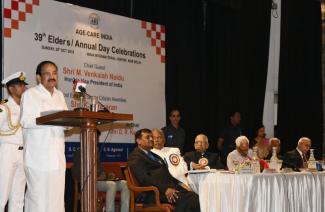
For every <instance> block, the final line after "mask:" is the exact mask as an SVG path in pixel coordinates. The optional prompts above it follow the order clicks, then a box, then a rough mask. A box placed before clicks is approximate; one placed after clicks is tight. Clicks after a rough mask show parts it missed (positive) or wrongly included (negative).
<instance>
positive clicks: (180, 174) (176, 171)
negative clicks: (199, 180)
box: [151, 147, 188, 186]
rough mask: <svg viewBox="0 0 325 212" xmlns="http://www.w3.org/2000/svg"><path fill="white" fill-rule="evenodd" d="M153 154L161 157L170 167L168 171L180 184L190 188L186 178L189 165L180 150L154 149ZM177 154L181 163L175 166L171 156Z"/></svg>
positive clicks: (171, 148) (172, 148)
mask: <svg viewBox="0 0 325 212" xmlns="http://www.w3.org/2000/svg"><path fill="white" fill-rule="evenodd" d="M151 151H152V152H153V153H155V154H157V155H159V156H160V157H161V158H162V159H164V161H165V162H166V163H167V165H168V171H169V173H170V174H171V175H172V176H173V177H174V178H175V179H177V180H179V181H180V182H182V183H184V184H185V185H187V186H188V181H187V178H186V176H185V174H187V172H188V170H187V164H186V162H185V161H184V158H183V157H182V156H181V154H180V151H179V149H178V148H174V147H164V148H162V149H161V150H159V149H152V150H151ZM171 154H176V155H177V156H178V157H179V163H178V164H177V165H176V164H175V165H173V163H172V161H171V158H170V155H171Z"/></svg>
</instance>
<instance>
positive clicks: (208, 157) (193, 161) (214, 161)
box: [184, 134, 224, 169]
mask: <svg viewBox="0 0 325 212" xmlns="http://www.w3.org/2000/svg"><path fill="white" fill-rule="evenodd" d="M194 148H195V151H193V152H187V153H185V155H184V160H185V161H186V163H187V165H188V168H189V169H209V168H210V169H223V168H224V165H222V163H221V159H220V157H219V155H218V154H216V153H212V152H207V149H208V148H209V140H208V137H207V136H206V135H204V134H199V135H197V136H196V137H195V142H194Z"/></svg>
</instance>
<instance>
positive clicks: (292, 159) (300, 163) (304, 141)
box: [282, 137, 311, 169]
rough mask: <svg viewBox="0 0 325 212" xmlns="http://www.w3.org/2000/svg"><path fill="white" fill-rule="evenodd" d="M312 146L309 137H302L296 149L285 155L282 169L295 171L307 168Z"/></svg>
mask: <svg viewBox="0 0 325 212" xmlns="http://www.w3.org/2000/svg"><path fill="white" fill-rule="evenodd" d="M310 146H311V140H310V139H309V138H307V137H302V138H300V139H299V141H298V146H297V148H296V149H294V150H291V151H289V152H287V153H286V154H285V155H284V159H283V165H282V167H288V168H293V169H299V168H307V167H308V164H307V161H308V158H309V155H308V152H309V149H310Z"/></svg>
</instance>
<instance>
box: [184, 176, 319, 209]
mask: <svg viewBox="0 0 325 212" xmlns="http://www.w3.org/2000/svg"><path fill="white" fill-rule="evenodd" d="M188 178H189V181H190V186H191V188H192V189H193V191H194V192H196V193H197V194H199V196H200V205H201V212H325V206H324V205H325V172H294V173H272V174H266V173H261V174H231V173H227V172H210V173H200V174H189V175H188Z"/></svg>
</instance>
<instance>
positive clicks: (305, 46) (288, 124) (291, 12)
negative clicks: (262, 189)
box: [277, 0, 323, 159]
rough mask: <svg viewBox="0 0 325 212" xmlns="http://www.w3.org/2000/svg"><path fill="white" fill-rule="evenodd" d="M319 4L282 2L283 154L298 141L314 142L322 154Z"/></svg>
mask: <svg viewBox="0 0 325 212" xmlns="http://www.w3.org/2000/svg"><path fill="white" fill-rule="evenodd" d="M321 42H322V41H321V14H320V2H318V1H314V0H301V1H299V2H297V1H296V2H294V1H282V17H281V50H280V52H281V53H280V70H279V98H278V129H277V131H278V137H279V138H280V139H281V140H282V142H281V145H282V149H283V152H285V151H288V150H290V149H294V148H295V147H296V145H297V142H298V139H299V138H300V137H302V136H307V137H309V138H311V139H312V141H313V142H312V147H313V148H315V149H316V158H318V159H320V158H321V153H322V125H323V118H322V117H323V110H322V73H321Z"/></svg>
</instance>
